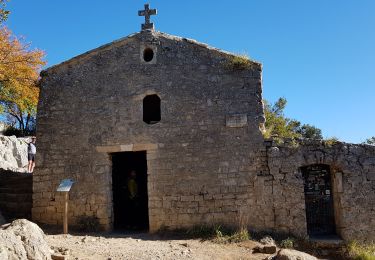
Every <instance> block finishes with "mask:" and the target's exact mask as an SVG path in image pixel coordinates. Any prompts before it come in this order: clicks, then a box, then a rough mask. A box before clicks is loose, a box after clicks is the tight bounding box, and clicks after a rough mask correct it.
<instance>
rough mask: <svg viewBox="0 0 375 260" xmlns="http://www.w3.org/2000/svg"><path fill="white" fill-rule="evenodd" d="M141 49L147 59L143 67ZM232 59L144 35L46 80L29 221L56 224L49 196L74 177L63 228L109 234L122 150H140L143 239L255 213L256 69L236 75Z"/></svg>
mask: <svg viewBox="0 0 375 260" xmlns="http://www.w3.org/2000/svg"><path fill="white" fill-rule="evenodd" d="M145 49H151V50H153V52H154V57H153V59H152V60H151V61H149V62H146V61H145V60H144V59H143V58H144V57H143V54H144V50H145ZM231 58H233V55H231V54H228V53H225V52H222V51H219V50H217V49H214V48H210V47H208V46H206V45H204V44H200V43H197V42H195V41H192V40H188V39H182V38H177V37H173V36H169V35H166V34H163V33H159V32H153V31H142V32H141V33H137V34H135V35H132V36H129V37H127V38H125V39H122V40H119V41H117V42H114V43H112V44H109V45H106V46H103V47H101V48H99V49H96V50H94V51H91V52H88V53H86V54H83V55H81V56H79V57H76V58H74V59H72V60H70V61H67V62H65V63H63V64H61V65H58V66H55V67H52V68H50V69H48V70H47V71H44V72H43V73H42V80H41V96H40V102H39V106H38V125H37V129H38V131H37V132H38V133H37V138H38V139H37V140H38V151H39V154H38V161H37V167H36V168H37V170H36V171H35V175H34V198H33V199H34V206H33V211H32V212H33V219H34V220H35V221H40V222H46V223H50V224H58V223H60V222H61V220H62V210H63V208H62V204H61V199H62V198H61V196H59V194H57V193H55V190H56V187H57V186H58V183H59V181H60V180H61V179H64V178H72V179H74V180H75V181H76V184H75V185H74V187H73V190H72V192H71V194H70V200H71V210H70V218H71V223H75V221H76V218H77V217H79V216H81V215H84V214H87V215H95V216H97V217H98V218H99V219H100V223H101V224H102V225H103V226H104V227H105V228H107V229H110V228H111V226H112V220H113V210H112V183H111V182H112V165H111V153H114V152H120V151H147V168H148V199H149V203H148V205H149V224H150V230H151V231H156V230H157V229H159V228H160V227H163V226H165V227H170V228H180V227H187V226H191V225H194V224H201V223H212V222H220V223H226V224H232V225H234V224H235V223H236V217H237V214H238V213H237V212H238V211H239V210H240V209H241V210H244V211H246V212H247V211H248V210H251V211H252V214H251V215H256V213H255V212H257V211H259V210H260V209H257V207H258V206H256V205H255V204H254V198H253V181H252V180H253V179H254V178H256V176H257V174H258V173H261V172H264V171H266V170H267V167H266V162H265V159H264V158H265V154H266V148H265V147H264V145H263V138H262V134H261V132H260V130H259V124H262V123H263V122H264V115H263V106H262V89H261V65H260V64H259V63H255V62H252V63H251V66H249V68H248V69H243V70H233V69H231V68H230V67H228V66H227V64H229V63H230V60H231ZM152 94H156V95H158V96H159V97H160V99H161V121H160V122H159V123H157V124H152V125H150V124H146V123H145V122H143V120H142V101H143V99H144V98H145V97H146V96H147V95H152ZM253 204H254V206H253ZM256 221H257V222H256V223H257V225H259V226H263V225H264V224H265V223H264V221H263V220H260V219H259V220H256Z"/></svg>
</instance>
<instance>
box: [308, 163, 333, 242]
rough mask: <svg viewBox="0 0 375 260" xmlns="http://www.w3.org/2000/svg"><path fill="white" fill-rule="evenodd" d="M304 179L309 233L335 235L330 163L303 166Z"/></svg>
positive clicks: (312, 234) (310, 234)
mask: <svg viewBox="0 0 375 260" xmlns="http://www.w3.org/2000/svg"><path fill="white" fill-rule="evenodd" d="M301 172H302V175H303V179H304V191H305V203H306V221H307V233H308V234H309V236H327V235H335V234H336V227H335V216H334V209H333V196H332V180H331V172H330V167H329V165H325V164H315V165H309V166H306V167H302V168H301Z"/></svg>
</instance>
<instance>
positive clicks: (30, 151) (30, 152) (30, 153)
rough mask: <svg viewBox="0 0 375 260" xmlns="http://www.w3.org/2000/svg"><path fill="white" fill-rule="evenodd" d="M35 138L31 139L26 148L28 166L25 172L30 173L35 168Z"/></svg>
mask: <svg viewBox="0 0 375 260" xmlns="http://www.w3.org/2000/svg"><path fill="white" fill-rule="evenodd" d="M35 141H36V137H34V136H33V137H31V142H30V143H29V145H28V146H27V159H28V160H29V164H28V166H27V172H28V173H32V172H33V171H34V167H35V154H36V146H35Z"/></svg>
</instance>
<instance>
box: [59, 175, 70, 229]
mask: <svg viewBox="0 0 375 260" xmlns="http://www.w3.org/2000/svg"><path fill="white" fill-rule="evenodd" d="M73 183H74V181H73V180H71V179H64V180H62V181H61V182H60V185H59V187H58V188H57V191H58V192H64V216H63V229H64V234H68V202H69V191H70V189H71V188H72V185H73Z"/></svg>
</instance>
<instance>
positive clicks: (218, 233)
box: [186, 225, 250, 243]
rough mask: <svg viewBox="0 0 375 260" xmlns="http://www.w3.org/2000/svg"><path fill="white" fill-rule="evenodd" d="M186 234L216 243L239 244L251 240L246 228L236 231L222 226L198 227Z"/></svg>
mask: <svg viewBox="0 0 375 260" xmlns="http://www.w3.org/2000/svg"><path fill="white" fill-rule="evenodd" d="M186 233H187V234H188V235H189V236H192V237H194V238H201V239H211V240H213V241H214V242H216V243H238V242H242V241H246V240H249V239H250V234H249V232H248V230H247V229H246V228H241V229H238V230H234V229H231V228H227V227H223V226H221V225H212V226H196V227H193V228H191V229H189V230H187V232H186Z"/></svg>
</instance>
